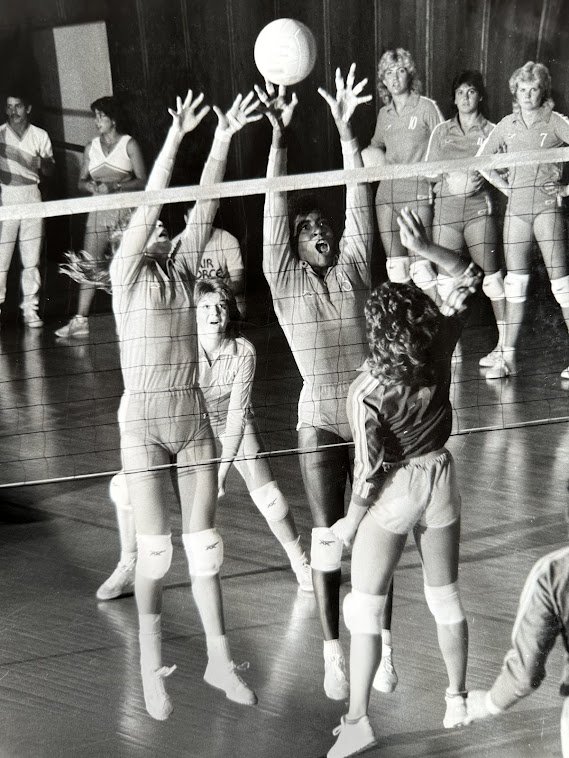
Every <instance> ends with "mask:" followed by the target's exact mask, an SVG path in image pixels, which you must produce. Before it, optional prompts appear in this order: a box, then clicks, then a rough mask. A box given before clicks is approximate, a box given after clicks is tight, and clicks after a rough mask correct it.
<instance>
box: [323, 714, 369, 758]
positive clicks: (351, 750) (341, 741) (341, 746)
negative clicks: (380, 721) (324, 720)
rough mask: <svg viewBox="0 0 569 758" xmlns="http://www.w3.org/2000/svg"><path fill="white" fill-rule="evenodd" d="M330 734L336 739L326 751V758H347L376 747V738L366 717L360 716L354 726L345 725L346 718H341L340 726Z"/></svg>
mask: <svg viewBox="0 0 569 758" xmlns="http://www.w3.org/2000/svg"><path fill="white" fill-rule="evenodd" d="M332 734H333V735H334V736H336V735H337V736H338V739H337V740H336V742H335V743H334V745H333V746H332V747H331V748H330V750H328V753H327V754H326V755H327V758H348V756H350V755H358V753H363V752H364V750H367V749H368V748H370V747H373V746H374V745H377V737H376V736H375V732H374V731H373V727H372V725H371V724H370V723H369V718H368V717H367V716H362V718H361V719H359V721H357V722H356V723H355V724H348V723H346V717H345V716H342V719H341V721H340V725H339V726H337V727H336V728H335V729H334V730H333V732H332Z"/></svg>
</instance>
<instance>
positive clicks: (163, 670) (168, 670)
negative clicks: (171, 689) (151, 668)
mask: <svg viewBox="0 0 569 758" xmlns="http://www.w3.org/2000/svg"><path fill="white" fill-rule="evenodd" d="M175 670H176V664H174V665H173V666H161V667H160V668H159V669H157V670H156V676H158V677H160V678H161V679H165V678H166V677H167V676H170V675H171V674H173V673H174V671H175Z"/></svg>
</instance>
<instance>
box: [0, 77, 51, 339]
mask: <svg viewBox="0 0 569 758" xmlns="http://www.w3.org/2000/svg"><path fill="white" fill-rule="evenodd" d="M31 110H32V106H31V103H30V101H29V100H28V99H27V97H26V96H25V95H23V94H22V93H19V92H16V91H14V92H13V93H12V94H11V95H9V96H8V98H7V100H6V116H7V120H6V123H4V124H2V126H0V189H1V197H0V201H1V204H2V205H16V204H18V203H39V202H41V194H40V191H39V186H38V185H39V183H40V180H41V179H42V178H43V177H48V176H51V174H52V173H53V170H54V161H53V149H52V146H51V141H50V139H49V136H48V134H47V132H46V131H44V130H43V129H40V128H39V127H37V126H34V125H33V124H31V123H30V120H29V117H30V113H31ZM43 232H44V225H43V219H41V218H35V219H21V220H20V219H14V220H10V221H3V222H2V224H1V225H0V307H1V305H2V303H3V302H4V300H5V299H6V281H7V278H8V270H9V268H10V263H11V261H12V255H13V254H14V248H15V246H16V241H18V240H19V249H20V257H21V259H22V276H21V282H22V284H21V288H22V300H21V304H20V307H21V309H22V315H23V318H24V323H25V324H26V325H27V326H29V327H32V328H37V327H40V326H42V324H43V322H42V320H41V319H40V317H39V315H38V303H39V290H40V285H41V278H40V271H39V261H40V254H41V248H42V242H43Z"/></svg>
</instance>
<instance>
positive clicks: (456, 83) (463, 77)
mask: <svg viewBox="0 0 569 758" xmlns="http://www.w3.org/2000/svg"><path fill="white" fill-rule="evenodd" d="M461 84H468V85H469V87H474V89H475V90H476V92H478V94H479V95H480V101H481V102H482V101H484V100H485V99H486V87H485V86H484V78H483V76H482V74H481V73H480V71H474V70H471V69H469V70H467V71H461V72H460V74H457V75H456V76H455V77H454V79H453V80H452V85H451V90H450V99H451V102H452V103H454V98H455V96H456V91H457V89H458V88H459V87H460V86H461ZM454 109H455V110H456V105H455V106H454Z"/></svg>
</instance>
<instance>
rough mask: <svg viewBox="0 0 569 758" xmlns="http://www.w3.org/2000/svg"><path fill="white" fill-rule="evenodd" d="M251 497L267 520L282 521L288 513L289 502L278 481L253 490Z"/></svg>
mask: <svg viewBox="0 0 569 758" xmlns="http://www.w3.org/2000/svg"><path fill="white" fill-rule="evenodd" d="M251 499H252V501H253V502H254V503H255V505H256V506H257V508H258V509H259V511H260V512H261V514H262V515H263V516H264V517H265V518H266V519H267V521H272V522H275V521H282V520H283V519H284V517H285V516H286V515H287V513H288V503H287V501H286V500H285V498H284V496H283V493H282V492H281V491H280V489H279V488H278V485H277V483H276V482H268V483H267V484H264V485H263V486H262V487H257V489H256V490H251Z"/></svg>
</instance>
